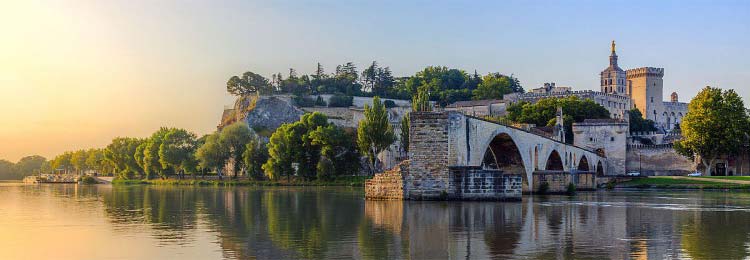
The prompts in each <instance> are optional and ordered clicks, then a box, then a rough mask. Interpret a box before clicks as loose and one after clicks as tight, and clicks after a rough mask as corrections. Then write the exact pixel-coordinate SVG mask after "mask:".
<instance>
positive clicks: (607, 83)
mask: <svg viewBox="0 0 750 260" xmlns="http://www.w3.org/2000/svg"><path fill="white" fill-rule="evenodd" d="M600 79H601V88H602V92H604V93H609V94H619V95H627V94H628V93H627V90H626V89H625V83H626V82H625V71H624V70H622V69H621V68H620V66H618V65H617V53H616V52H615V41H612V48H611V53H610V55H609V67H607V68H606V69H604V70H603V71H602V72H601V73H600Z"/></svg>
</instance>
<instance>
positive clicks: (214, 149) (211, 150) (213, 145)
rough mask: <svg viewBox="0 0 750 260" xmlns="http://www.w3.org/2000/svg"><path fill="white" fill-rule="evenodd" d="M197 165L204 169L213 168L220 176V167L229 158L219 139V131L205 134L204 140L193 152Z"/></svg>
mask: <svg viewBox="0 0 750 260" xmlns="http://www.w3.org/2000/svg"><path fill="white" fill-rule="evenodd" d="M195 158H196V159H197V160H198V166H200V168H201V169H202V171H205V170H215V171H216V172H217V173H218V175H219V178H221V177H222V173H221V168H222V167H224V164H225V163H226V161H227V160H228V159H229V153H228V152H227V149H225V148H224V146H223V145H222V143H221V142H220V141H219V133H213V134H210V135H207V136H206V139H205V142H204V143H203V145H201V146H200V147H199V148H198V149H197V150H196V152H195Z"/></svg>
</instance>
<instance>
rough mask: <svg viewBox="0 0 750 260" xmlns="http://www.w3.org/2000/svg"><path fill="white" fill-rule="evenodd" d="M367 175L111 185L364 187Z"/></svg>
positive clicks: (118, 183)
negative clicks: (326, 179) (328, 178)
mask: <svg viewBox="0 0 750 260" xmlns="http://www.w3.org/2000/svg"><path fill="white" fill-rule="evenodd" d="M369 178H370V177H369V176H346V177H336V178H334V179H332V180H328V181H318V180H316V181H305V180H302V179H291V180H290V181H287V180H279V181H256V180H249V179H237V180H234V179H231V178H225V179H224V180H202V179H189V178H186V179H182V180H178V179H166V180H162V179H153V180H114V181H112V184H113V185H139V184H147V185H201V186H351V187H364V186H365V180H367V179H369Z"/></svg>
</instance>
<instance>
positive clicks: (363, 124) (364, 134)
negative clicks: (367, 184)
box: [357, 96, 395, 174]
mask: <svg viewBox="0 0 750 260" xmlns="http://www.w3.org/2000/svg"><path fill="white" fill-rule="evenodd" d="M364 114H365V115H364V116H365V117H364V118H363V119H362V120H360V121H359V127H358V128H357V146H358V147H359V150H360V152H362V153H363V154H364V155H366V156H367V158H368V163H369V164H370V171H371V173H373V174H374V173H375V172H376V171H377V168H376V167H377V156H378V154H379V153H380V152H382V151H383V150H385V149H387V148H388V146H390V145H391V144H392V143H393V141H394V139H395V135H394V134H393V127H392V126H391V123H390V121H389V120H388V111H387V110H386V109H385V106H384V105H383V103H381V102H380V98H379V97H377V96H376V97H375V98H374V99H373V100H372V106H369V105H367V104H365V112H364Z"/></svg>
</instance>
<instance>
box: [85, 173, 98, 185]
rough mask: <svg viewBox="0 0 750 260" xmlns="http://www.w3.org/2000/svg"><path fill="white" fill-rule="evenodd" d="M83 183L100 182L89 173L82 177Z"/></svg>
mask: <svg viewBox="0 0 750 260" xmlns="http://www.w3.org/2000/svg"><path fill="white" fill-rule="evenodd" d="M81 183H82V184H97V183H99V182H98V181H96V179H95V178H94V177H91V176H88V175H87V176H83V177H81Z"/></svg>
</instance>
